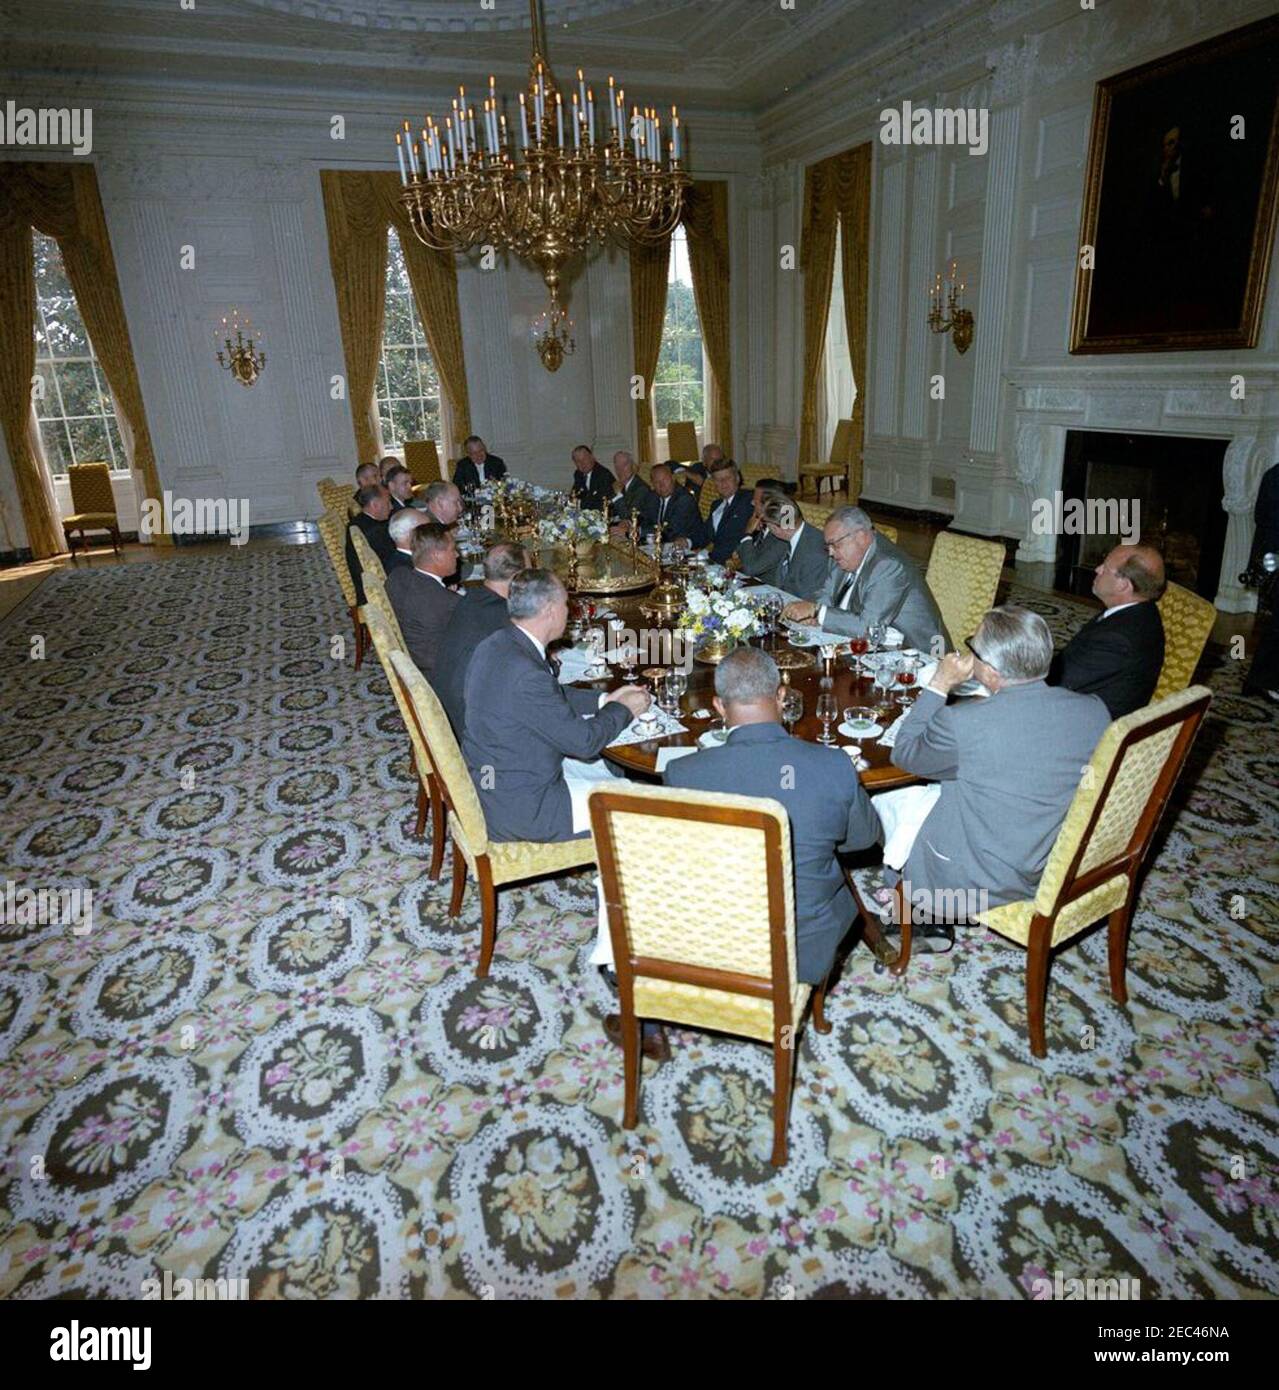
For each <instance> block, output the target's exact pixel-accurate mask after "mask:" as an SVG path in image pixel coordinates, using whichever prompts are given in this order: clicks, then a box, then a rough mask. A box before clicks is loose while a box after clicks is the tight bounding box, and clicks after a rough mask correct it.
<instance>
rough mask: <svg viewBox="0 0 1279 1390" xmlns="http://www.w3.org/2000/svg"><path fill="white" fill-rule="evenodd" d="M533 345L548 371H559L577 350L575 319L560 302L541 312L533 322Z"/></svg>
mask: <svg viewBox="0 0 1279 1390" xmlns="http://www.w3.org/2000/svg"><path fill="white" fill-rule="evenodd" d="M532 335H533V346H534V347H535V348H536V349H537V355H538V357H540V358H541V359H542V366H544V367H545V368H546V370H547V371H548V372H558V371H559V369H560V367H561V366H562V365H563V362H564V359H565V358H566V357H571V356H572V355H573V354H574V353H575V352H576V351H577V340H576V339H575V338H574V337H573V320H572V319H571V318H568V317H567V315H565V313H564V311H563V310H562V309H561V308H560V307H559V305H558V304H552V306H551V307H550V308H549V309H548V310H546V312H545V313H542V314H539V315H538V316H537V318H535V319H534V320H533V324H532Z"/></svg>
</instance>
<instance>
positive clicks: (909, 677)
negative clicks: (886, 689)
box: [897, 656, 923, 705]
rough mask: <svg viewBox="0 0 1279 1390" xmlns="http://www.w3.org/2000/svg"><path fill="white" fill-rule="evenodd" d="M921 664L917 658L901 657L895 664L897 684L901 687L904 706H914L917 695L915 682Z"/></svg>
mask: <svg viewBox="0 0 1279 1390" xmlns="http://www.w3.org/2000/svg"><path fill="white" fill-rule="evenodd" d="M922 664H923V663H922V662H921V661H920V659H919V657H917V656H903V657H902V658H901V659H900V660H899V661H898V663H897V684H898V685H900V686H901V687H902V701H903V703H904V704H906V705H912V704H914V702H915V700H916V698H917V696H918V695H919V691H918V690H917V689H915V682H916V680H918V678H919V668H920V666H921V665H922Z"/></svg>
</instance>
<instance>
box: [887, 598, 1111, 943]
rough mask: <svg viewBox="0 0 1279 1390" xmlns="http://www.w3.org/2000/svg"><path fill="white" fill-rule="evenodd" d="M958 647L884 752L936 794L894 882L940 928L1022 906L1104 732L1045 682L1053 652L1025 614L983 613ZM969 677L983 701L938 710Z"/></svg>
mask: <svg viewBox="0 0 1279 1390" xmlns="http://www.w3.org/2000/svg"><path fill="white" fill-rule="evenodd" d="M968 645H969V647H970V648H971V653H970V654H969V655H966V656H960V655H959V654H958V653H957V652H951V653H950V654H949V655H948V656H947V657H946V658H945V659H944V660H943V661H942V662H941V663H940V665H939V666H938V668H937V673H936V675H934V677H933V679H932V680H931V681H930V682H929V684H928V686H927V687H926V688H925V689H924V690H922V691H921V692H920V694H919V698H918V699H917V700H916V702H915V705H914V707H913V708H912V710H911V711H910V714H909V715H908V716H907V718H906V721H905V723H903V724H902V726H901V728H900V729H899V730H898V732H897V741H896V744H895V745H894V747H893V762H894V763H896V764H897V766H898V767H900V768H902V769H903V771H906V772H913V773H915V774H916V775H917V776H920V777H928V778H931V779H933V780H934V781H936V782H939V783H940V795H938V796H937V798H936V803H935V804H934V805H933V808H932V810H931V811H929V812H928V814H927V816H926V818H925V819H924V821H923V824H922V825H921V826H920V828H919V831H918V833H917V834H916V836H915V839H914V843H913V844H912V845H911V846H910V849H909V854H908V856H907V857H906V859H905V867H904V869H903V870H902V874H901V876H902V878H903V879H904V880H905V881H906V882H907V883H908V884H909V892H910V896H909V898H908V903H911V904H914V905H915V906H916V907H922V909H923V915H925V916H930V917H932V918H933V919H934V920H943V921H944V920H947V919H949V920H952V921H953V920H960V921H965V920H969V919H970V918H971V916H972V915H973V913H974V912H980V911H984V910H985V909H986V908H987V907H999V906H1001V905H1002V904H1004V903H1009V902H1013V901H1016V900H1018V899H1024V898H1033V897H1034V895H1035V892H1036V889H1037V886H1038V883H1039V875H1040V873H1041V872H1042V871H1043V867H1044V865H1045V863H1047V861H1048V855H1049V852H1050V851H1051V849H1052V846H1053V841H1054V840H1055V839H1056V838H1057V832H1058V831H1059V830H1060V829H1061V823H1062V821H1063V820H1064V819H1065V817H1066V812H1067V810H1068V809H1069V807H1070V802H1071V798H1072V797H1073V796H1074V794H1075V792H1076V790H1077V789H1078V787H1079V781H1080V776H1081V774H1082V772H1083V769H1084V768H1085V767H1086V766H1087V765H1088V760H1089V758H1091V757H1092V753H1093V749H1094V748H1095V747H1096V746H1097V742H1098V740H1099V739H1100V738H1101V736H1102V734H1103V733H1104V732H1105V730H1106V726H1107V724H1109V722H1110V715H1109V713H1108V711H1107V709H1106V706H1105V705H1104V704H1103V703H1102V701H1101V700H1100V699H1099V698H1098V697H1097V696H1096V695H1081V694H1078V693H1076V692H1075V691H1073V690H1065V689H1062V688H1060V687H1056V686H1050V685H1047V684H1046V683H1045V679H1044V678H1045V677H1046V676H1047V674H1048V667H1049V665H1050V664H1051V662H1052V658H1053V642H1052V634H1051V633H1050V632H1049V631H1048V624H1047V623H1046V622H1044V620H1043V619H1042V618H1041V617H1040V616H1039V615H1038V614H1037V613H1032V612H1030V610H1029V609H1026V608H1015V607H1012V606H1009V605H1005V606H1004V607H1002V608H992V609H991V610H990V612H989V613H987V614H986V616H985V617H984V618H983V619H982V621H981V625H980V626H979V627H978V629H977V631H976V632H975V633H974V634H973V636H972V639H971V640H970V641H969V643H968ZM970 677H976V679H977V680H979V681H980V682H981V683H982V685H984V686H985V687H986V689H987V690H989V691H990V692H991V695H990V698H989V699H975V700H963V701H960V702H959V703H958V704H954V705H950V704H947V697H948V695H949V694H950V692H951V691H952V690H953V689H954V688H955V687H956V686H957V685H960V684H962V683H963V682H964V681H966V680H968V679H969V678H970ZM918 790H920V789H918V788H907V789H906V791H905V792H890V793H888V795H889V796H894V797H900V796H904V795H906V794H907V793H908V792H917V791H918ZM877 801H878V798H877ZM898 857H900V856H898ZM930 904H931V905H932V907H931V908H930V907H929V905H930Z"/></svg>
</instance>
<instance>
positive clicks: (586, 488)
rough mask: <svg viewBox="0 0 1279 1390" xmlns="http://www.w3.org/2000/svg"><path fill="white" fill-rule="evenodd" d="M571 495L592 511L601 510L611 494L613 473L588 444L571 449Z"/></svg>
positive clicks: (606, 504)
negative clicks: (597, 457)
mask: <svg viewBox="0 0 1279 1390" xmlns="http://www.w3.org/2000/svg"><path fill="white" fill-rule="evenodd" d="M572 495H573V496H574V497H576V498H577V499H578V501H579V502H580V503H581V505H582V506H583V507H584V508H585V509H586V510H587V511H592V512H602V511H604V509H605V508H606V507H607V506H608V503H609V498H611V497H612V495H613V475H612V474H611V473H610V472H609V471H608V469H607V468H605V467H604V465H603V464H602V463H600V462H599V460H598V459H596V457H595V454H594V452H593V450H592V449H591V447H590V445H589V444H579V445H578V446H577V448H576V449H574V450H573V488H572Z"/></svg>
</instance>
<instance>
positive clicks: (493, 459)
mask: <svg viewBox="0 0 1279 1390" xmlns="http://www.w3.org/2000/svg"><path fill="white" fill-rule="evenodd" d="M462 447H463V448H464V449H465V450H466V456H465V457H464V458H460V459H458V461H457V462H456V463H455V464H454V465H453V481H454V482H455V483H456V484H457V485H458V487H459V488H461V490H462V491H463V492H474V491H475V489H476V488H477V487H479V486H480V485H481V483H495V482H496V481H497V480H498V479H499V478H505V477H506V464H505V463H504V462H503V461H502V460H501V459H500V458H498V456H497V455H496V454H490V453H489V451H488V449H487V448H486V447H485V445H484V441H483V440H482V439H481V438H480V437H479V435H478V434H473V435H471V437H470V438H469V439H468V440H467V441H466V443H465V444H463V445H462Z"/></svg>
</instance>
